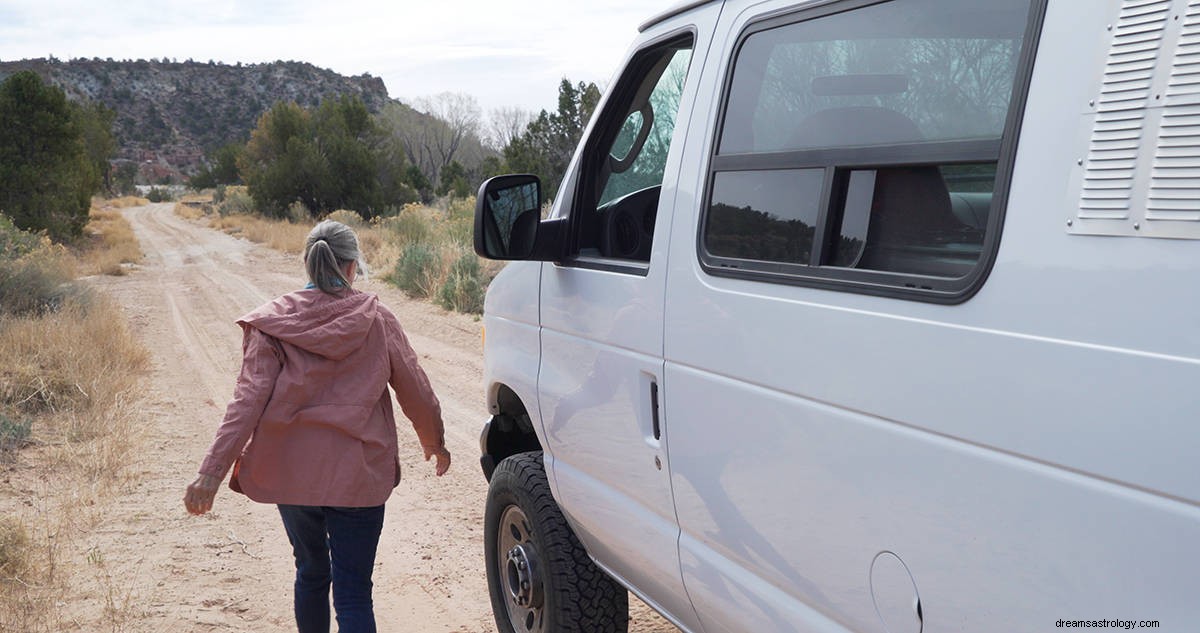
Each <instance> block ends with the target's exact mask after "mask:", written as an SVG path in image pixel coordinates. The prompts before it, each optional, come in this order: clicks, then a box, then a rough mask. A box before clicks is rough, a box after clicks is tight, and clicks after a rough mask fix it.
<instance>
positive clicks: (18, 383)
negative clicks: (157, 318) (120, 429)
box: [0, 295, 146, 436]
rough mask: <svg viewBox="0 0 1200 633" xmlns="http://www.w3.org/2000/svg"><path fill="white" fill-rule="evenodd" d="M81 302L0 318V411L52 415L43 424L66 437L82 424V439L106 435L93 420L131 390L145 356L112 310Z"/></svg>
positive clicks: (95, 300)
mask: <svg viewBox="0 0 1200 633" xmlns="http://www.w3.org/2000/svg"><path fill="white" fill-rule="evenodd" d="M89 297H90V298H89V300H88V302H87V303H81V302H79V301H77V300H74V299H71V300H68V301H66V302H64V304H63V306H62V307H61V308H60V309H59V310H57V311H55V312H50V313H45V314H42V315H39V316H37V317H20V318H18V317H4V316H0V358H4V359H5V363H4V367H3V369H0V407H3V408H4V410H7V411H20V412H23V413H26V414H39V413H46V412H54V413H56V414H57V415H55V416H53V417H54V419H53V420H51V421H50V422H52V423H53V424H54V425H60V424H67V425H69V426H70V427H71V430H70V433H67V434H68V435H72V436H74V435H77V434H78V433H77V429H76V427H80V428H82V427H84V426H89V425H90V426H94V427H95V428H94V430H89V431H87V433H85V434H92V433H106V432H108V430H107V427H108V426H110V425H108V424H107V423H106V422H104V420H103V417H102V416H100V415H98V414H99V413H100V412H103V411H105V410H107V409H110V408H111V407H112V406H113V405H114V403H115V402H116V401H117V400H118V399H119V397H118V394H119V393H121V392H123V391H124V390H126V389H127V388H129V387H130V386H131V385H132V384H133V383H134V381H135V380H136V377H137V374H138V372H139V371H140V370H141V369H142V368H143V367H144V366H145V363H146V351H145V350H144V349H143V348H142V347H141V346H140V345H139V344H138V343H137V341H135V340H134V339H133V336H132V335H131V334H130V333H129V330H128V328H127V327H126V325H125V319H124V318H123V316H122V314H121V311H120V309H119V308H118V307H117V306H116V305H114V304H113V303H112V302H111V301H110V300H107V299H105V298H104V297H103V296H102V295H94V296H89ZM71 413H77V414H78V415H68V414H71ZM40 424H41V423H40V422H39V427H40Z"/></svg>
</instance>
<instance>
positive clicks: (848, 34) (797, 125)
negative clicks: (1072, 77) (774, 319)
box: [701, 0, 1031, 295]
mask: <svg viewBox="0 0 1200 633" xmlns="http://www.w3.org/2000/svg"><path fill="white" fill-rule="evenodd" d="M845 4H846V3H841V4H840V5H838V4H835V5H832V7H825V8H823V9H821V10H820V11H821V13H819V14H816V13H814V12H812V11H809V12H804V13H800V14H796V15H793V16H785V17H782V18H775V19H772V20H770V21H767V22H763V23H758V24H754V25H752V26H751V27H749V29H748V30H747V32H746V33H745V34H743V36H742V39H741V40H740V44H739V46H738V48H737V52H736V57H735V58H734V63H733V66H732V71H731V74H730V77H729V78H728V80H727V83H726V89H725V95H726V96H725V100H724V104H723V112H722V118H721V124H720V128H719V131H718V135H717V143H716V152H715V154H714V156H713V159H712V164H711V166H712V169H711V175H710V178H709V184H708V205H707V209H708V210H707V213H706V215H705V218H704V222H703V223H702V228H701V243H702V245H703V248H702V249H701V260H702V262H703V263H704V264H705V268H706V269H708V270H709V271H710V272H713V273H716V274H728V273H730V272H731V271H736V273H737V274H738V275H747V274H752V273H755V272H760V273H768V274H769V275H771V276H773V277H776V278H779V277H780V276H782V277H783V278H782V279H779V280H781V281H789V282H793V281H796V282H799V283H803V282H804V280H805V279H817V280H819V281H820V282H821V284H822V285H828V284H829V283H830V282H837V281H838V280H843V281H846V282H847V284H846V287H847V288H850V289H858V290H862V289H863V288H867V290H865V291H868V292H874V291H877V290H878V289H879V288H880V287H881V286H883V287H889V286H890V287H897V288H905V289H909V290H914V289H915V290H917V291H926V290H928V291H932V292H933V294H936V295H946V294H947V293H949V294H952V295H955V294H957V295H961V294H962V292H963V290H964V289H965V288H966V287H967V286H969V285H970V283H971V280H972V279H973V278H975V277H979V275H973V273H975V272H976V270H977V268H978V267H979V265H980V262H982V261H984V260H985V255H986V254H987V249H988V247H989V246H990V245H991V244H994V243H996V239H995V237H994V234H995V233H996V232H998V230H999V222H998V218H996V220H993V219H992V218H991V216H992V215H993V214H995V213H996V209H997V204H996V203H997V199H998V198H999V197H1002V196H998V195H997V194H998V193H1001V192H998V191H997V183H998V182H1001V179H1000V178H998V174H999V173H1000V169H999V167H1000V162H1001V155H1002V145H1003V143H1002V140H1003V139H1005V138H1006V136H1005V130H1006V127H1008V126H1014V125H1015V122H1016V121H1017V120H1018V117H1016V116H1014V115H1013V110H1014V108H1013V101H1014V99H1013V95H1014V94H1019V91H1018V88H1019V87H1020V85H1021V82H1020V81H1018V80H1019V79H1020V78H1021V77H1022V76H1023V73H1022V72H1021V71H1022V70H1023V69H1024V70H1027V67H1028V65H1029V64H1028V63H1027V62H1026V61H1024V60H1025V58H1024V57H1023V55H1024V54H1025V49H1026V48H1027V47H1026V46H1025V41H1024V38H1025V33H1026V31H1027V25H1028V23H1029V21H1030V19H1031V16H1030V13H1031V12H1030V2H1029V1H1028V0H1024V1H1017V2H994V1H993V0H892V1H890V2H880V3H875V4H870V5H867V6H861V5H858V6H857V8H851V9H848V10H847V9H845V8H844V7H845ZM839 7H842V8H839ZM1017 109H1018V110H1019V108H1017ZM1010 136H1011V135H1010ZM1009 143H1010V144H1011V139H1010V141H1009ZM989 238H990V239H989ZM752 276H753V275H752Z"/></svg>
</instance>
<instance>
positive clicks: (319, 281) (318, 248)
mask: <svg viewBox="0 0 1200 633" xmlns="http://www.w3.org/2000/svg"><path fill="white" fill-rule="evenodd" d="M352 261H356V262H358V269H359V271H361V272H362V274H364V275H365V274H366V272H367V269H366V264H365V263H364V262H363V261H362V253H360V252H359V250H358V237H357V236H356V235H354V231H353V230H352V229H351V228H350V227H348V226H346V225H345V224H342V223H341V222H335V221H333V220H324V221H322V222H320V223H318V224H317V225H316V226H314V227H313V230H312V231H311V232H309V234H308V239H307V240H305V242H304V269H305V271H307V272H308V280H309V282H311V283H312V285H314V286H316V287H317V288H320V289H321V292H325V293H328V294H337V293H339V292H341V291H342V290H345V289H346V288H349V287H350V283H351V281H352V280H350V279H346V273H345V271H343V270H342V269H343V268H344V267H345V266H346V264H349V263H350V262H352Z"/></svg>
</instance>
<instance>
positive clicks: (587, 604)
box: [483, 451, 629, 633]
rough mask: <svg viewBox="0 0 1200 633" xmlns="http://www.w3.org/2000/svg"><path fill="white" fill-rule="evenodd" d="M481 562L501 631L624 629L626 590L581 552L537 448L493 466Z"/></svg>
mask: <svg viewBox="0 0 1200 633" xmlns="http://www.w3.org/2000/svg"><path fill="white" fill-rule="evenodd" d="M483 539H484V560H485V561H486V562H487V576H488V589H489V592H490V593H491V597H492V613H493V614H494V615H495V617H496V627H497V630H498V631H500V632H501V633H533V632H539V633H575V632H579V633H625V632H626V631H627V630H628V629H629V594H628V593H627V592H626V591H625V588H624V587H622V586H621V585H620V584H618V583H617V582H616V581H614V580H613V579H612V578H610V577H609V576H608V574H606V573H604V572H603V571H602V570H601V569H600V568H599V567H597V566H596V564H595V563H593V562H592V560H591V559H590V558H588V555H587V551H586V550H584V548H583V545H581V544H580V543H579V538H578V537H576V536H575V532H574V531H572V530H571V527H570V526H569V525H567V520H566V519H565V518H564V517H563V515H562V511H561V510H559V508H558V504H557V503H555V501H554V498H553V497H552V496H551V495H550V485H549V484H548V483H547V482H546V470H545V467H544V466H543V465H542V453H541V452H540V451H538V452H532V453H521V454H518V455H513V456H511V457H509V458H507V459H505V460H504V461H502V462H500V465H499V466H497V467H496V472H495V473H493V475H492V481H491V484H490V485H489V487H488V498H487V508H486V510H485V512H484V529H483Z"/></svg>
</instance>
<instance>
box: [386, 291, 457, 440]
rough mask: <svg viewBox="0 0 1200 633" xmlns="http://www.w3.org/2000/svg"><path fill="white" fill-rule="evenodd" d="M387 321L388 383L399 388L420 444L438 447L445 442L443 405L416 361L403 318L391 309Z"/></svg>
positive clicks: (395, 388)
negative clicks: (398, 317)
mask: <svg viewBox="0 0 1200 633" xmlns="http://www.w3.org/2000/svg"><path fill="white" fill-rule="evenodd" d="M384 320H385V321H386V323H387V330H388V332H387V334H388V336H387V339H388V343H387V345H388V359H389V360H390V362H391V367H392V375H391V378H390V379H389V380H388V383H389V384H391V385H392V389H393V390H395V392H396V400H397V401H398V402H399V403H400V409H401V410H402V411H404V415H405V417H407V418H408V419H409V420H410V421H411V422H412V425H413V430H414V431H416V432H417V438H418V439H419V440H420V442H421V448H423V449H426V452H428V450H429V449H437V448H441V447H443V446H445V445H446V440H445V428H444V426H443V424H442V405H441V403H440V402H438V398H437V395H436V394H434V393H433V387H432V386H430V384H429V377H428V376H426V375H425V371H424V370H422V369H421V365H420V364H419V363H418V362H417V353H416V352H415V351H413V348H412V345H410V344H409V342H408V336H406V335H405V334H404V329H403V328H401V327H400V322H399V321H398V320H396V317H395V315H393V314H391V313H390V312H385V313H384Z"/></svg>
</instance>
